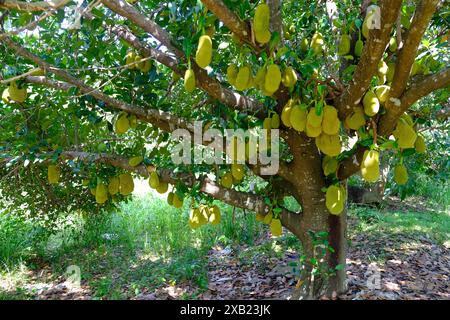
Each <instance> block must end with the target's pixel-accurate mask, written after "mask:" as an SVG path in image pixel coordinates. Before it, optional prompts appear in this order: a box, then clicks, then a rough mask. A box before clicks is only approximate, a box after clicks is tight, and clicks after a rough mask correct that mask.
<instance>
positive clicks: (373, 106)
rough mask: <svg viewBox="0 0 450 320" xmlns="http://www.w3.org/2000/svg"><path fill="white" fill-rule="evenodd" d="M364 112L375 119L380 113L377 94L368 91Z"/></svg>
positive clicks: (364, 100) (364, 102)
mask: <svg viewBox="0 0 450 320" xmlns="http://www.w3.org/2000/svg"><path fill="white" fill-rule="evenodd" d="M363 105H364V112H365V113H366V114H367V115H368V116H369V117H373V116H374V115H376V114H377V113H378V111H380V101H379V100H378V98H377V96H376V94H375V93H374V92H373V91H367V93H366V95H365V96H364V99H363Z"/></svg>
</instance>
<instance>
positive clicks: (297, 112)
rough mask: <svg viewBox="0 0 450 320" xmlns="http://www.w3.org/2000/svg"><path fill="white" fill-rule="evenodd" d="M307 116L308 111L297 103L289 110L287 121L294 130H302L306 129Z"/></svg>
mask: <svg viewBox="0 0 450 320" xmlns="http://www.w3.org/2000/svg"><path fill="white" fill-rule="evenodd" d="M307 116H308V111H307V110H306V109H303V108H302V107H301V106H300V105H298V104H297V105H295V106H294V107H293V108H292V110H291V115H290V118H289V122H290V124H291V125H292V127H293V128H294V129H295V130H297V131H298V132H302V131H305V129H306V118H307Z"/></svg>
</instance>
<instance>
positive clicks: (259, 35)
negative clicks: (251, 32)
mask: <svg viewBox="0 0 450 320" xmlns="http://www.w3.org/2000/svg"><path fill="white" fill-rule="evenodd" d="M269 23H270V9H269V6H268V5H267V4H265V3H262V4H260V5H258V6H257V7H256V10H255V17H254V19H253V26H254V28H255V38H256V41H258V42H259V43H261V44H266V43H268V42H269V41H270V38H271V36H272V35H271V33H270V31H269Z"/></svg>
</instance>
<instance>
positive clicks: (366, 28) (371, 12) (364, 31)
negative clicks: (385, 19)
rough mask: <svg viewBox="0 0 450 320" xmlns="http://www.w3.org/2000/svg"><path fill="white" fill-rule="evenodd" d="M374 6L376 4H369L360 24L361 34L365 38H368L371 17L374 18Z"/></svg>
mask: <svg viewBox="0 0 450 320" xmlns="http://www.w3.org/2000/svg"><path fill="white" fill-rule="evenodd" d="M376 8H377V6H371V7H370V8H369V9H368V10H367V14H366V17H365V19H364V22H363V25H362V34H363V36H364V38H366V39H368V38H369V32H370V29H372V26H371V24H372V23H373V19H374V18H375V13H376V12H377V10H376Z"/></svg>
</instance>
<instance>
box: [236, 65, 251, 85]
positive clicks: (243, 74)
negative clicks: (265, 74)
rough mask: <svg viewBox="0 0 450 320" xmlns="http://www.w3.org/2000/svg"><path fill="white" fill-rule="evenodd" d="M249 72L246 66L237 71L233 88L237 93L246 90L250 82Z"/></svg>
mask: <svg viewBox="0 0 450 320" xmlns="http://www.w3.org/2000/svg"><path fill="white" fill-rule="evenodd" d="M250 76H251V70H250V68H249V67H248V66H243V67H242V68H240V69H239V72H238V74H237V77H236V82H235V85H234V86H235V87H236V89H237V90H239V91H244V90H246V89H247V88H248V83H249V81H250Z"/></svg>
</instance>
